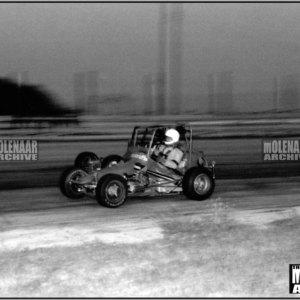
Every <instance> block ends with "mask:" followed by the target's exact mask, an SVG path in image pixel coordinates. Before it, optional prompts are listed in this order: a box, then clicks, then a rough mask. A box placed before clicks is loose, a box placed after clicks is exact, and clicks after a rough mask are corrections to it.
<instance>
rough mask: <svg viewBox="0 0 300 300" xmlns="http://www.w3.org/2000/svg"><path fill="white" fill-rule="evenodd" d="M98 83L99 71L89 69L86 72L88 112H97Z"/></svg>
mask: <svg viewBox="0 0 300 300" xmlns="http://www.w3.org/2000/svg"><path fill="white" fill-rule="evenodd" d="M98 83H99V72H98V71H89V72H88V73H87V87H88V89H87V90H88V113H89V114H94V115H95V114H97V113H98V100H99V97H98Z"/></svg>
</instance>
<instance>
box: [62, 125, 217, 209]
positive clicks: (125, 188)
mask: <svg viewBox="0 0 300 300" xmlns="http://www.w3.org/2000/svg"><path fill="white" fill-rule="evenodd" d="M170 128H174V129H176V130H177V131H178V132H179V134H180V140H179V145H178V147H179V148H180V149H181V150H182V152H183V153H184V156H183V159H182V161H181V162H180V164H179V166H178V168H177V169H175V170H171V169H169V168H167V167H164V166H162V165H161V164H160V163H159V162H157V161H156V160H155V159H154V156H153V151H154V149H155V148H156V147H157V146H158V145H159V144H161V143H162V140H163V138H164V134H165V132H166V130H168V129H170ZM192 137H193V132H192V128H191V126H190V125H189V124H166V125H154V126H145V127H143V126H136V127H135V128H134V130H133V133H132V136H131V139H130V140H129V142H128V146H127V151H126V153H125V154H124V155H123V156H120V155H116V154H113V155H109V156H107V157H105V158H99V157H98V156H97V155H96V154H95V153H92V152H82V153H80V154H79V155H78V156H77V157H76V159H75V166H74V167H72V169H68V170H66V171H65V172H64V173H63V174H62V176H61V182H60V187H61V191H62V193H63V194H64V195H65V196H67V197H69V198H73V199H78V198H82V197H84V196H88V197H92V198H95V199H96V200H97V201H98V202H99V204H101V205H103V206H106V207H111V208H116V207H119V206H121V205H122V204H124V203H125V201H126V200H127V198H128V197H129V196H156V195H176V194H184V195H185V196H186V197H187V198H189V199H192V200H205V199H207V198H209V197H210V196H211V195H212V193H213V192H214V188H215V171H214V166H215V162H214V161H212V163H210V164H209V163H208V162H207V161H206V160H205V158H204V156H203V152H201V151H197V150H195V149H193V139H192Z"/></svg>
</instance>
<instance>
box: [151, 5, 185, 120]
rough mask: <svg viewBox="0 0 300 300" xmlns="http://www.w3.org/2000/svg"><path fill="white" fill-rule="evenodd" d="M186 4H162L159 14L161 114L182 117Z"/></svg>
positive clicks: (159, 94)
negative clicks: (183, 42)
mask: <svg viewBox="0 0 300 300" xmlns="http://www.w3.org/2000/svg"><path fill="white" fill-rule="evenodd" d="M182 28H183V4H182V3H171V4H169V3H168V4H167V3H161V4H160V11H159V52H158V76H157V77H158V78H157V86H158V91H157V105H156V113H157V114H161V115H164V114H178V113H180V106H181V97H182Z"/></svg>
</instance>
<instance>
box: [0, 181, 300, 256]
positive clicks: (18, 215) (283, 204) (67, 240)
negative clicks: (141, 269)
mask: <svg viewBox="0 0 300 300" xmlns="http://www.w3.org/2000/svg"><path fill="white" fill-rule="evenodd" d="M299 181H300V179H299V178H297V177H293V178H284V179H283V178H276V179H248V180H220V181H218V182H217V187H216V191H215V193H214V194H213V196H212V197H211V199H208V200H206V201H202V202H197V201H191V200H188V199H186V198H185V197H184V196H182V195H177V196H173V197H171V196H165V197H163V196H159V197H152V198H130V199H128V201H127V202H126V203H125V204H124V205H123V206H122V207H120V208H117V209H109V208H105V207H102V206H100V205H99V204H98V203H97V201H96V200H94V199H90V198H83V199H80V200H71V199H68V198H66V197H64V196H63V195H62V194H61V193H60V191H59V189H58V188H38V189H18V190H6V191H0V199H1V202H0V211H1V215H0V230H1V237H2V239H1V243H0V251H10V250H22V249H32V248H39V247H52V246H76V245H81V244H85V243H93V242H97V241H101V242H105V243H140V242H145V241H149V240H154V239H160V238H163V232H162V229H161V227H160V224H162V223H163V222H169V221H170V220H174V219H177V220H180V219H185V218H189V219H190V220H196V221H199V220H202V221H203V222H219V221H221V220H222V219H224V218H226V219H230V220H232V221H234V222H240V223H243V224H250V225H253V226H259V227H262V228H263V227H265V226H268V224H269V223H272V222H274V221H278V220H282V219H287V218H299V217H300V197H299V191H300V186H299Z"/></svg>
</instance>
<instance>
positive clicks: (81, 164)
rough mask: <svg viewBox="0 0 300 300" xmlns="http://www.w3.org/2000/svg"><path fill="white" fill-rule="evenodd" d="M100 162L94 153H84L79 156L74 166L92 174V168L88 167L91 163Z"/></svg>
mask: <svg viewBox="0 0 300 300" xmlns="http://www.w3.org/2000/svg"><path fill="white" fill-rule="evenodd" d="M93 160H99V158H98V156H97V155H96V154H95V153H93V152H82V153H80V154H78V155H77V157H76V159H75V162H74V165H75V167H77V168H80V169H82V170H84V171H85V172H88V173H89V172H91V171H92V170H91V166H89V165H88V163H89V162H90V161H93Z"/></svg>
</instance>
